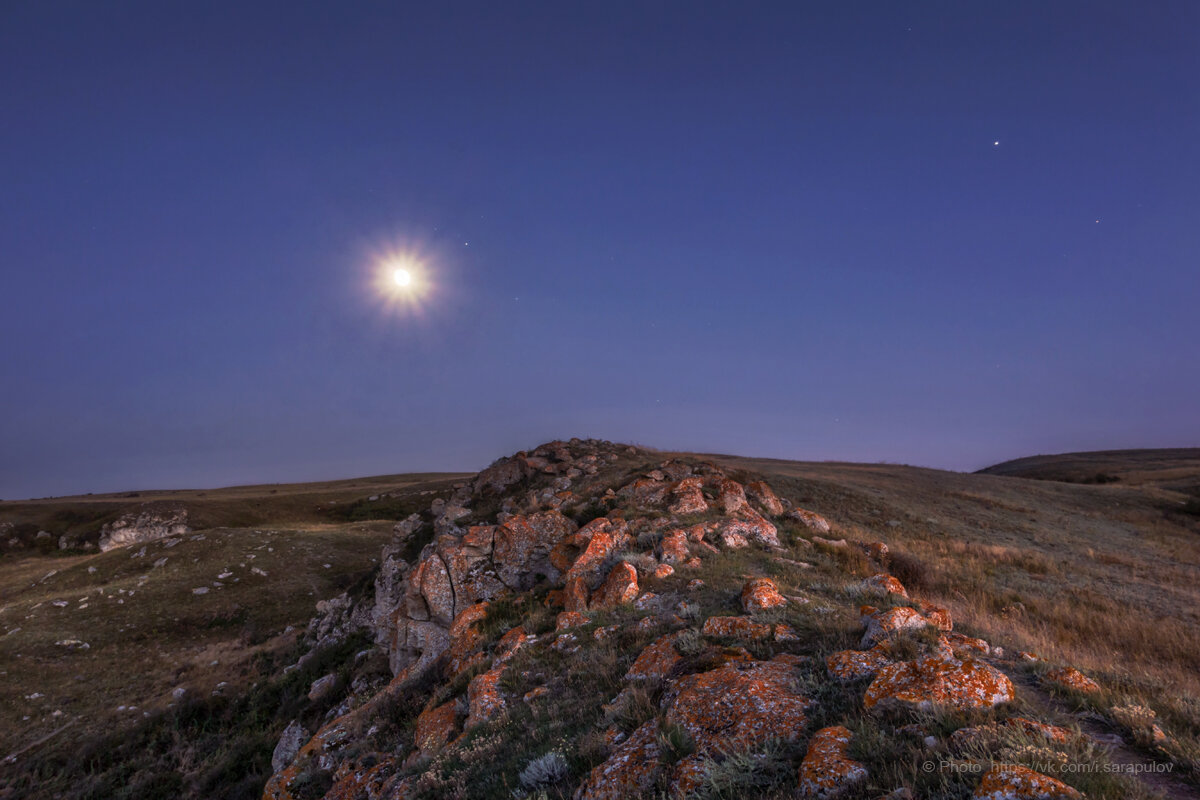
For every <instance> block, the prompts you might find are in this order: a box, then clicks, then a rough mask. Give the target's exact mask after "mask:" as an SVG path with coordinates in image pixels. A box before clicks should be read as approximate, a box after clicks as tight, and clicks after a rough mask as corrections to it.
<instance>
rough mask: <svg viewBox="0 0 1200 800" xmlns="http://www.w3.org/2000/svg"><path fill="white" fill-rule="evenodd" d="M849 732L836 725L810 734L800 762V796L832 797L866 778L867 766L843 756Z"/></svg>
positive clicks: (848, 789)
mask: <svg viewBox="0 0 1200 800" xmlns="http://www.w3.org/2000/svg"><path fill="white" fill-rule="evenodd" d="M851 738H852V735H851V733H850V730H849V729H848V728H846V727H844V726H841V725H838V726H835V727H832V728H822V729H821V730H819V731H817V732H816V733H815V734H813V738H812V741H811V742H809V745H808V753H807V754H805V756H804V760H803V761H801V762H800V774H799V780H800V796H801V797H811V798H819V799H820V800H832V798H836V797H841V796H842V795H844V794H846V793H848V792H849V791H850V790H851V789H853V788H854V787H856V786H858V785H859V784H860V783H862V782H863V781H865V780H866V779H867V768H866V767H865V766H863V765H862V764H860V763H858V762H857V761H854V760H852V759H851V758H850V757H849V756H847V755H846V750H847V749H848V748H849V746H850V740H851Z"/></svg>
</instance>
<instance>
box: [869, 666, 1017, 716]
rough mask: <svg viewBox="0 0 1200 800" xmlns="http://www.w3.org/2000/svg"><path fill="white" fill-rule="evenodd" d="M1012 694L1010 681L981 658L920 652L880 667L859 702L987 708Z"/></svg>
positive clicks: (931, 706)
mask: <svg viewBox="0 0 1200 800" xmlns="http://www.w3.org/2000/svg"><path fill="white" fill-rule="evenodd" d="M1013 697H1014V691H1013V685H1012V681H1010V680H1009V679H1008V676H1007V675H1005V674H1004V673H1003V672H1000V671H999V670H998V669H996V668H995V667H992V666H991V665H989V664H985V663H983V662H982V661H976V660H974V659H967V660H965V661H958V660H956V659H953V658H943V657H941V656H938V655H930V656H924V657H922V658H918V659H916V660H915V661H905V662H902V663H899V664H891V665H889V666H885V667H883V668H881V669H880V670H879V671H878V673H877V674H876V675H875V679H874V680H873V681H871V685H870V686H868V687H867V692H866V694H865V695H864V696H863V706H864V707H865V708H868V709H871V708H875V707H876V706H878V707H880V708H884V707H889V706H896V705H898V706H906V707H910V708H916V709H919V710H922V711H929V710H932V709H934V708H937V707H942V706H944V707H949V708H953V709H956V710H959V711H972V710H979V709H989V708H992V707H993V706H996V705H999V704H1000V703H1007V702H1008V701H1010V700H1012V699H1013Z"/></svg>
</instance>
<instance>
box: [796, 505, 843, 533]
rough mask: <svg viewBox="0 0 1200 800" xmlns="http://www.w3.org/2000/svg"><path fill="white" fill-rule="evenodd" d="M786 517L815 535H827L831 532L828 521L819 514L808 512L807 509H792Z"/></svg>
mask: <svg viewBox="0 0 1200 800" xmlns="http://www.w3.org/2000/svg"><path fill="white" fill-rule="evenodd" d="M787 516H788V518H789V519H794V520H796V521H797V522H800V523H801V524H803V525H804V527H806V528H808V529H809V530H810V531H816V532H817V533H829V532H830V531H831V530H832V528H831V527H830V525H829V520H827V519H825V518H824V517H822V516H821V515H820V514H817V513H816V512H813V511H808V510H807V509H803V508H793V509H792V510H791V511H789V512H788V513H787Z"/></svg>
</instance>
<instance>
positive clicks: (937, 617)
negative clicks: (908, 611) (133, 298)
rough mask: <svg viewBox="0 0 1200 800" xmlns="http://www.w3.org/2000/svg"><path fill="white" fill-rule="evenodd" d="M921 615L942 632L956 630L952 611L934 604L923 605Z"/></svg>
mask: <svg viewBox="0 0 1200 800" xmlns="http://www.w3.org/2000/svg"><path fill="white" fill-rule="evenodd" d="M920 605H921V615H922V616H924V617H925V619H927V620H929V624H930V625H933V626H934V627H935V628H937V629H938V630H941V631H949V630H952V629H953V628H954V622H953V621H952V620H951V619H950V609H948V608H946V607H944V606H939V605H935V604H934V603H921V604H920Z"/></svg>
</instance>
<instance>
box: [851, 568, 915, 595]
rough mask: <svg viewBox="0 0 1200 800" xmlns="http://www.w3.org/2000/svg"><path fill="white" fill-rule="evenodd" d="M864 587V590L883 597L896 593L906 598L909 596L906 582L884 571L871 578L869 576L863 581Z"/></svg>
mask: <svg viewBox="0 0 1200 800" xmlns="http://www.w3.org/2000/svg"><path fill="white" fill-rule="evenodd" d="M862 589H863V591H864V592H868V593H870V594H877V595H881V596H883V597H887V596H888V595H891V594H894V595H898V596H900V597H903V598H905V599H907V598H908V590H907V589H905V588H904V584H902V583H901V582H900V581H898V580H896V579H895V578H893V577H892V576H891V575H888V574H886V573H883V572H881V573H879V574H878V575H872V576H871V577H870V578H867V579H866V580H865V581H863V582H862Z"/></svg>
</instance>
